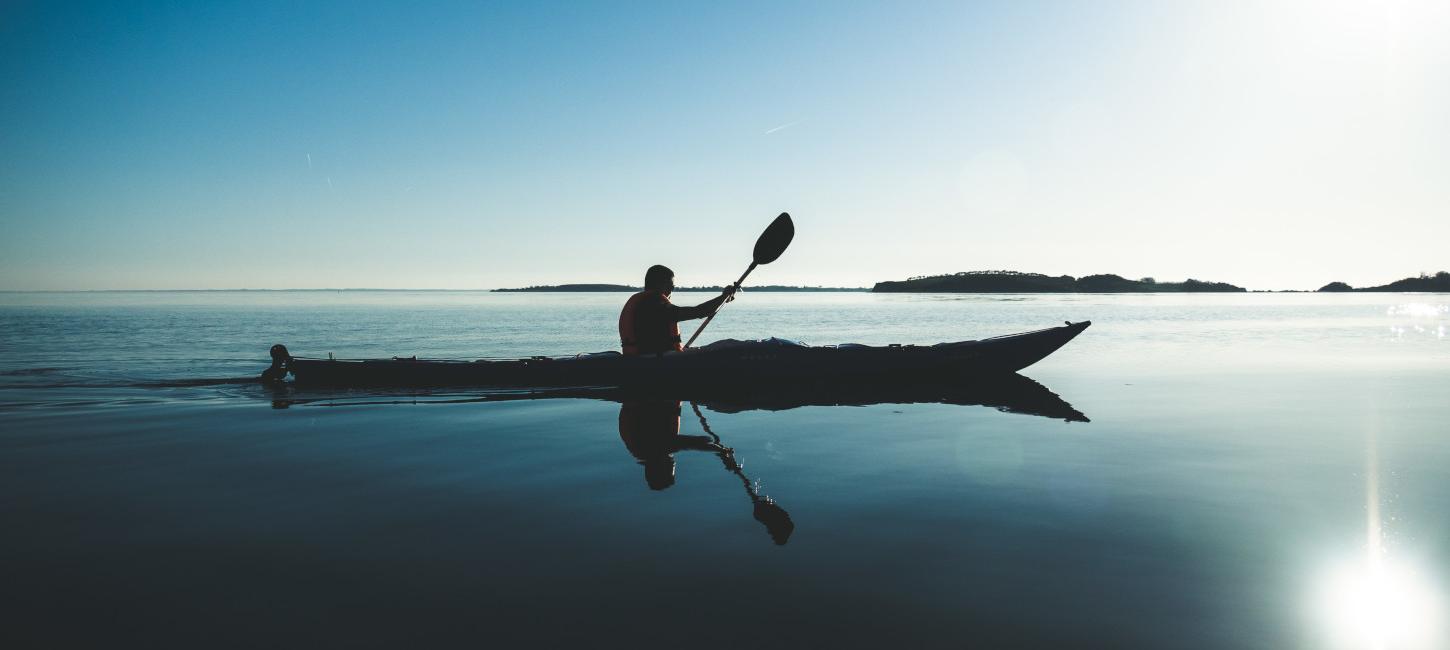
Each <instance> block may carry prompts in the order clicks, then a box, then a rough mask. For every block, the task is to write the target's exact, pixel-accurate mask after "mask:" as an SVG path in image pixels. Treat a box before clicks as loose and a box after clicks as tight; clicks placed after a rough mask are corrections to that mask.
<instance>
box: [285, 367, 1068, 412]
mask: <svg viewBox="0 0 1450 650" xmlns="http://www.w3.org/2000/svg"><path fill="white" fill-rule="evenodd" d="M268 392H269V393H270V397H271V399H272V406H273V407H275V408H288V407H291V406H293V405H324V406H350V405H351V406H356V405H363V404H395V403H406V404H460V403H477V402H514V401H524V400H546V399H591V400H603V401H609V402H619V403H621V404H623V403H627V402H639V401H669V402H670V403H672V404H678V403H680V402H693V403H695V404H699V405H700V406H703V407H705V408H708V409H710V410H711V411H715V412H717V413H741V412H744V411H785V410H788V409H794V408H800V407H804V406H871V405H874V404H951V405H958V406H986V407H990V408H994V409H997V410H998V411H1002V412H1003V413H1017V414H1021V415H1037V416H1041V417H1046V418H1053V419H1057V420H1066V421H1068V422H1087V421H1088V418H1087V416H1086V415H1083V413H1082V412H1081V411H1078V410H1077V409H1075V408H1073V406H1072V405H1071V404H1069V403H1067V402H1066V401H1064V400H1063V399H1062V398H1061V397H1059V396H1058V395H1057V394H1056V393H1054V392H1052V391H1051V390H1048V389H1047V387H1046V386H1043V385H1042V384H1039V383H1037V382H1035V381H1033V380H1031V379H1028V378H1027V377H1023V376H1022V375H1019V374H1016V373H1008V374H1002V375H992V376H986V377H977V378H967V379H923V380H915V381H890V382H883V381H878V380H874V379H849V378H848V379H837V380H826V381H813V382H800V383H794V384H791V383H766V384H749V383H742V384H737V385H729V384H697V385H674V386H632V387H624V388H618V387H612V388H600V387H582V388H533V389H527V390H516V389H507V388H485V389H483V390H478V391H474V390H468V391H459V390H457V389H451V388H443V389H409V388H402V389H397V388H370V389H356V388H331V387H324V386H318V387H306V386H292V385H287V384H279V385H273V386H272V387H271V388H270V389H269V391H268ZM670 419H671V420H674V416H673V415H672V416H671V418H670Z"/></svg>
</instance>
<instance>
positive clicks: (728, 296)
mask: <svg viewBox="0 0 1450 650" xmlns="http://www.w3.org/2000/svg"><path fill="white" fill-rule="evenodd" d="M737 291H740V285H738V284H732V285H730V286H728V287H725V291H723V292H721V293H720V295H722V296H724V297H725V302H730V301H732V300H734V299H735V292H737Z"/></svg>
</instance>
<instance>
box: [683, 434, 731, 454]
mask: <svg viewBox="0 0 1450 650" xmlns="http://www.w3.org/2000/svg"><path fill="white" fill-rule="evenodd" d="M672 442H674V444H673V445H671V447H672V449H670V452H671V453H674V452H677V451H711V452H715V453H717V454H718V453H729V452H730V451H731V449H730V448H729V447H722V446H720V445H719V444H718V443H716V442H715V441H714V440H713V439H711V438H707V437H705V436H675V438H674V440H673V441H672Z"/></svg>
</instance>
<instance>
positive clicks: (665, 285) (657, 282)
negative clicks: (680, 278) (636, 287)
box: [644, 264, 675, 296]
mask: <svg viewBox="0 0 1450 650" xmlns="http://www.w3.org/2000/svg"><path fill="white" fill-rule="evenodd" d="M644 289H645V291H658V292H660V293H662V294H664V295H666V296H668V295H670V293H671V292H673V291H674V290H675V272H674V271H671V270H670V267H668V266H665V265H663V264H656V265H654V266H651V267H649V270H648V271H645V272H644Z"/></svg>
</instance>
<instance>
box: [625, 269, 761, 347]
mask: <svg viewBox="0 0 1450 650" xmlns="http://www.w3.org/2000/svg"><path fill="white" fill-rule="evenodd" d="M738 289H739V287H738V285H731V286H729V287H726V288H725V291H723V292H721V294H720V295H719V296H717V297H715V298H712V299H710V300H707V301H705V302H702V303H700V304H698V305H695V306H694V307H677V306H675V305H674V304H673V303H671V302H670V294H671V293H673V292H674V290H675V272H674V271H671V270H670V269H669V267H667V266H662V265H659V264H656V265H654V266H651V267H649V270H648V271H646V272H645V275H644V291H641V292H639V293H636V294H634V295H633V296H630V298H629V301H628V302H626V303H624V309H622V310H621V311H620V312H619V342H620V345H621V347H622V348H623V352H624V354H626V355H636V354H660V353H662V352H670V351H675V352H678V351H680V350H681V349H683V345H682V339H681V338H680V325H679V323H680V321H687V320H694V319H696V318H705V317H707V316H710V315H711V314H714V313H715V311H716V310H718V309H720V306H721V305H723V304H725V303H727V302H729V301H731V300H733V299H734V297H735V292H736V290H738Z"/></svg>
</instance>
